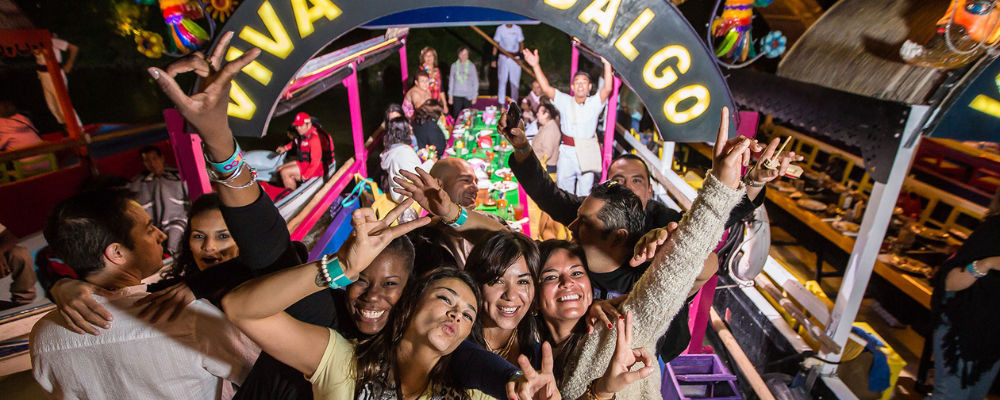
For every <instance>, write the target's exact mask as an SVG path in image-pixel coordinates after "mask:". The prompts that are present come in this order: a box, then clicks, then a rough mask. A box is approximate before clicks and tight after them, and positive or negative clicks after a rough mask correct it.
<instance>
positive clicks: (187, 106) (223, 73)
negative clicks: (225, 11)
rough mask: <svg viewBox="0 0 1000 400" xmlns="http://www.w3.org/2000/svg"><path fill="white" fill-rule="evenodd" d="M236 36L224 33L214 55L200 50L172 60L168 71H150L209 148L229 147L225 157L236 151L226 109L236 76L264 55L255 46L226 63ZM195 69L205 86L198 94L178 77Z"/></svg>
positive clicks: (152, 68) (213, 51)
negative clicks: (187, 91)
mask: <svg viewBox="0 0 1000 400" xmlns="http://www.w3.org/2000/svg"><path fill="white" fill-rule="evenodd" d="M232 38H233V32H226V33H225V34H223V35H222V38H221V39H220V40H219V43H218V44H216V46H215V49H213V50H212V55H211V57H208V58H205V56H204V55H202V54H201V53H200V52H195V53H193V54H191V55H189V56H187V57H185V58H182V59H180V60H178V61H175V62H173V63H171V64H170V65H169V66H167V69H166V71H164V70H162V69H159V68H156V67H151V68H149V74H150V75H152V76H153V79H154V80H155V81H156V83H157V84H158V85H160V88H161V89H162V90H163V92H164V93H166V94H167V97H169V98H170V101H172V102H173V103H174V105H176V106H177V110H178V111H180V113H181V115H183V116H184V119H186V120H187V121H188V122H190V123H191V125H193V126H194V127H195V129H196V130H197V131H198V133H199V134H200V135H201V137H202V140H204V141H205V145H206V147H209V148H210V149H211V148H212V146H221V147H228V151H229V154H225V155H224V157H228V156H229V155H230V154H231V153H232V140H233V139H232V134H231V132H230V130H229V121H228V117H227V115H226V110H227V108H228V106H229V89H230V87H231V86H232V81H233V77H234V76H236V74H237V73H239V72H240V69H242V68H243V67H245V66H246V65H247V64H250V62H252V61H253V60H254V58H256V57H257V55H259V54H260V49H258V48H253V49H250V50H248V51H247V52H246V53H244V54H243V55H242V56H240V57H239V58H237V59H235V60H233V61H231V62H229V63H227V64H225V65H224V66H223V61H224V55H225V53H226V49H227V48H228V47H229V41H230V40H232ZM192 71H193V72H194V73H195V74H197V75H198V76H199V77H201V87H200V88H199V90H198V93H195V94H193V95H190V96H188V95H187V94H186V93H185V92H184V90H183V89H181V87H180V86H179V85H178V84H177V81H176V80H174V78H175V77H176V76H177V75H178V74H182V73H187V72H192Z"/></svg>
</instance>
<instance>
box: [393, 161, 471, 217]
mask: <svg viewBox="0 0 1000 400" xmlns="http://www.w3.org/2000/svg"><path fill="white" fill-rule="evenodd" d="M416 171H417V173H413V172H410V171H405V170H400V171H399V174H400V175H403V177H398V176H397V177H395V178H393V180H394V181H396V183H398V184H399V185H400V186H401V187H398V188H396V189H395V190H396V193H399V194H402V195H404V196H407V197H409V198H411V199H413V201H415V202H417V204H419V205H420V207H423V209H425V210H427V212H429V213H431V214H433V215H436V216H438V217H441V218H443V219H445V220H448V221H454V220H455V218H457V215H458V214H459V213H460V212H461V206H459V205H458V204H456V203H455V202H454V201H453V200H452V199H451V196H448V192H445V191H444V189H442V188H441V185H439V184H438V182H437V179H434V177H433V176H431V174H428V173H427V171H424V170H423V168H419V167H418V168H417V169H416ZM404 177H405V179H404Z"/></svg>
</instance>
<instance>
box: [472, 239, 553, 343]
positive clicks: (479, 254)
mask: <svg viewBox="0 0 1000 400" xmlns="http://www.w3.org/2000/svg"><path fill="white" fill-rule="evenodd" d="M518 257H524V263H525V264H526V265H527V266H528V273H530V274H531V281H532V282H534V283H535V285H536V286H537V282H538V272H539V269H540V268H541V265H540V262H539V260H540V257H539V254H538V245H536V244H535V241H534V240H532V239H531V238H529V237H527V236H525V235H524V234H522V233H517V232H510V231H500V232H497V233H495V234H493V236H491V237H490V238H489V239H487V240H486V241H484V242H482V243H479V244H477V245H476V246H475V247H473V248H472V252H471V253H469V258H468V260H466V262H465V270H466V271H468V272H469V274H470V275H472V278H473V279H475V280H476V282H478V283H479V285H480V286H482V285H488V284H490V283H493V282H496V281H497V280H499V279H500V278H501V277H503V274H504V273H506V272H507V269H508V268H510V266H511V265H513V264H514V262H515V261H517V259H518ZM537 297H538V296H537V295H536V296H533V300H532V302H531V304H528V305H527V306H528V309H529V311H534V310H535V305H536V304H537ZM479 308H480V309H484V308H485V307H483V305H482V304H480V306H479ZM479 328H480V329H479V330H478V332H476V333H475V335H473V340H475V341H476V342H478V343H479V344H480V345H482V346H485V345H486V338H485V337H483V331H482V324H479ZM534 343H538V324H537V322H536V320H535V318H534V317H533V316H532V315H531V313H529V314H528V315H525V316H524V318H521V321H520V322H518V324H517V344H518V347H519V349H520V353H521V354H524V355H525V356H527V357H528V359H529V360H534V359H535V358H536V357H535V356H536V355H537V354H535V348H534V346H533V344H534Z"/></svg>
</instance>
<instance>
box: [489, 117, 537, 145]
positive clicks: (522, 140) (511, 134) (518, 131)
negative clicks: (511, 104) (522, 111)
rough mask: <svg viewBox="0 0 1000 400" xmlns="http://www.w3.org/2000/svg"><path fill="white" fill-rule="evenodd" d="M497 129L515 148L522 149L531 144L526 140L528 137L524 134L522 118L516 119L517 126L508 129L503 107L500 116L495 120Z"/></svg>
mask: <svg viewBox="0 0 1000 400" xmlns="http://www.w3.org/2000/svg"><path fill="white" fill-rule="evenodd" d="M497 131H499V132H500V134H501V135H503V137H504V138H505V139H507V141H508V142H510V144H511V146H514V148H515V149H523V148H526V147H530V146H531V143H529V142H528V137H527V136H525V134H524V119H521V120H520V121H518V123H517V126H515V127H511V128H509V129H508V127H507V109H504V110H503V112H502V113H500V118H499V119H498V120H497Z"/></svg>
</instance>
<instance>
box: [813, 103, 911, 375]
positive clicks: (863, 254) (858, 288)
mask: <svg viewBox="0 0 1000 400" xmlns="http://www.w3.org/2000/svg"><path fill="white" fill-rule="evenodd" d="M928 109H929V107H927V106H912V107H911V109H910V116H909V119H908V120H907V121H906V127H905V128H904V129H903V133H901V135H904V136H903V137H902V138H900V141H899V148H898V150H897V151H896V158H895V160H893V162H892V170H891V171H890V172H889V178H888V180H887V181H886V183H880V182H875V186H874V187H873V188H872V194H871V197H870V198H869V201H868V207H867V208H866V209H865V214H864V218H862V220H861V228H860V229H859V231H858V238H857V240H856V241H855V243H854V250H853V251H852V252H851V257H850V259H848V261H847V270H846V271H845V272H844V280H843V283H841V285H840V291H839V292H838V293H837V301H836V303H834V305H833V313H831V318H830V325H829V326H827V327H826V334H827V336H829V337H830V338H831V339H833V341H834V342H836V343H837V345H838V346H839V347H840V349H843V348H844V346H845V345H846V344H847V339H848V336H849V334H850V332H851V327H852V326H853V324H854V320H855V318H857V315H858V308H860V307H861V300H862V299H863V298H864V295H865V289H866V288H867V287H868V280H869V279H870V278H871V275H872V269H873V268H874V267H875V258H876V257H878V251H879V248H880V247H881V246H882V240H883V239H885V231H886V229H887V228H888V227H889V220H890V219H891V218H892V210H893V208H895V206H896V197H898V196H899V191H900V189H902V187H903V180H904V179H905V178H906V171H907V170H908V168H909V165H910V161H911V159H912V157H913V152H914V149H915V148H916V146H915V144H911V145H909V146H907V145H906V143H907V142H911V141H910V140H908V139H909V138H910V137H911V136H912V135H919V133H920V129H922V128H923V122H924V115H926V114H927V110H928ZM841 355H842V354H841V353H840V352H838V353H827V352H821V353H820V357H821V358H823V359H826V360H831V361H840V359H841ZM836 371H837V365H836V364H825V363H824V364H822V365H821V366H820V372H822V373H823V374H833V373H834V372H836Z"/></svg>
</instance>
